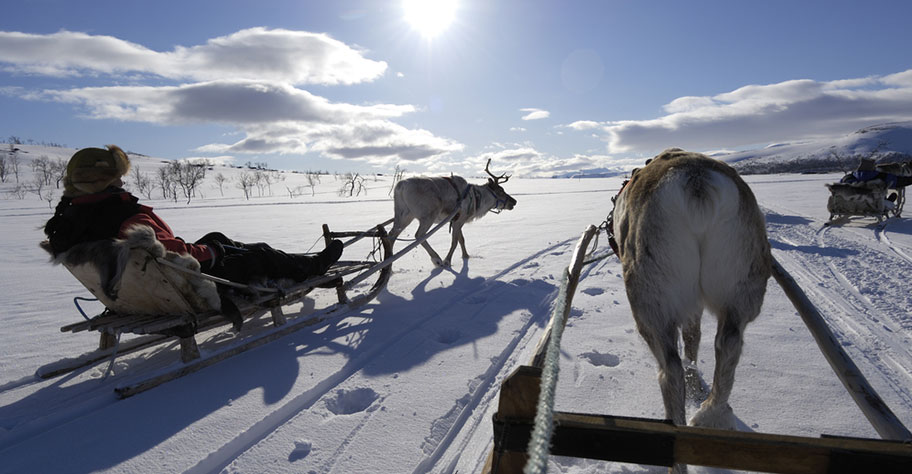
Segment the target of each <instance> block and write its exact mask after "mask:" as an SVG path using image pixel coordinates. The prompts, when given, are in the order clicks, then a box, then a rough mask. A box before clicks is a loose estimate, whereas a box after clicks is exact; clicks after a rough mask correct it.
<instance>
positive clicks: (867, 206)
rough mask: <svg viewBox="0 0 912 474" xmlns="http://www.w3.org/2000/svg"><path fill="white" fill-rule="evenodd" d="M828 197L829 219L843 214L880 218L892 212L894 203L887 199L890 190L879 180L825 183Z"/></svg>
mask: <svg viewBox="0 0 912 474" xmlns="http://www.w3.org/2000/svg"><path fill="white" fill-rule="evenodd" d="M826 186H827V188H829V190H830V197H829V199H828V200H827V211H829V212H830V220H833V219H834V218H836V217H843V216H864V217H876V218H877V220H880V219H882V218H884V217H889V215H890V214H891V213H892V212H894V209H895V203H894V202H891V201H888V200H887V196H888V193H890V192H896V191H895V190H890V189H888V188H887V184H886V183H885V182H883V181H881V180H873V181H863V182H858V183H832V184H827V185H826Z"/></svg>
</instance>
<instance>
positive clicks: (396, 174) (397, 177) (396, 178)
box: [387, 165, 405, 196]
mask: <svg viewBox="0 0 912 474" xmlns="http://www.w3.org/2000/svg"><path fill="white" fill-rule="evenodd" d="M403 175H405V168H400V167H399V165H396V171H394V172H393V184H392V185H391V186H390V190H389V193H387V195H389V196H392V195H393V190H394V189H396V183H398V182H399V181H402V176H403Z"/></svg>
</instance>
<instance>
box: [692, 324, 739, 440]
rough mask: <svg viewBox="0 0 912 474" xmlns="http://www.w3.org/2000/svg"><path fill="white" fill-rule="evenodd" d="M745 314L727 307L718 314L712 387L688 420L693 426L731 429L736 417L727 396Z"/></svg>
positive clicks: (731, 383)
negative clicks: (727, 309)
mask: <svg viewBox="0 0 912 474" xmlns="http://www.w3.org/2000/svg"><path fill="white" fill-rule="evenodd" d="M747 321H748V318H745V317H742V315H741V314H740V313H739V312H738V310H729V311H726V312H725V313H724V314H722V315H720V316H719V324H718V329H717V330H716V341H715V352H716V369H715V371H714V373H713V384H712V390H711V391H710V394H709V398H707V399H706V401H704V402H703V404H702V405H701V406H700V409H699V410H698V411H697V413H696V414H694V416H693V418H691V420H690V424H691V425H694V426H704V427H710V428H723V429H734V427H735V417H734V413H733V412H732V409H731V406H729V404H728V398H729V396H731V391H732V387H733V386H734V384H735V368H736V367H737V366H738V361H739V360H740V358H741V348H742V347H743V345H744V328H745V326H746V325H747Z"/></svg>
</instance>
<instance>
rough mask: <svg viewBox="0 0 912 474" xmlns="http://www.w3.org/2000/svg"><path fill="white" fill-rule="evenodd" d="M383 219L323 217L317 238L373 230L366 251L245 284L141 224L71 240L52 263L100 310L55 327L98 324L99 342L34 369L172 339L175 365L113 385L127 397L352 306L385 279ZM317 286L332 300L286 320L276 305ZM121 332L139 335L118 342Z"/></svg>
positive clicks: (66, 366) (61, 369) (67, 368)
mask: <svg viewBox="0 0 912 474" xmlns="http://www.w3.org/2000/svg"><path fill="white" fill-rule="evenodd" d="M391 221H392V219H390V220H389V221H386V222H384V223H381V224H378V225H376V226H374V227H372V228H371V229H369V230H367V231H358V232H331V231H330V230H329V228H328V226H326V225H324V226H323V237H324V239H325V240H326V241H327V243H328V242H329V241H331V240H333V239H344V238H350V240H348V241H347V242H343V246H344V247H346V248H347V247H349V246H351V245H352V244H354V243H355V242H358V241H360V240H362V239H365V238H370V239H373V240H374V242H373V244H372V245H371V252H370V255H368V257H367V258H370V260H367V259H366V260H363V261H346V260H340V261H338V262H336V263H335V264H333V265H332V266H331V267H330V268H329V270H328V271H327V272H326V274H325V275H321V276H317V277H313V278H310V279H308V280H306V281H303V282H300V283H296V284H292V285H291V286H277V287H261V286H255V285H246V284H240V283H235V282H230V281H227V280H224V279H221V278H217V277H213V276H210V275H206V274H202V273H200V271H199V263H198V262H196V260H195V259H193V258H192V257H189V256H185V255H178V254H176V253H174V252H170V251H166V250H165V249H164V247H163V246H162V245H161V244H160V243H159V242H158V241H157V240H155V237H154V235H153V234H152V233H151V229H148V228H142V227H140V228H139V229H138V230H137V232H131V233H130V234H128V236H127V238H126V239H117V240H110V239H109V240H104V241H97V242H88V243H84V244H80V245H77V246H75V247H73V248H72V249H70V250H69V251H67V252H64V254H61V255H60V256H58V258H56V259H55V263H60V264H62V265H63V266H64V267H65V268H67V270H69V271H70V273H71V274H72V275H73V276H74V277H75V278H76V279H77V280H79V282H80V283H82V285H83V286H85V287H86V289H87V290H89V292H91V293H92V294H93V295H94V296H95V297H96V298H98V300H99V301H100V302H101V303H102V304H104V306H105V309H104V311H103V312H102V313H101V314H98V315H97V316H95V317H92V318H89V317H86V320H85V321H81V322H78V323H74V324H69V325H66V326H63V327H62V328H61V331H63V332H73V333H76V332H82V331H98V332H99V333H100V334H101V337H100V343H99V347H98V349H97V350H96V351H94V352H91V353H88V354H85V355H83V356H81V357H78V358H76V359H68V360H64V361H61V362H58V363H54V364H49V365H47V366H44V367H42V368H39V369H38V371H37V372H36V375H37V376H38V377H40V378H50V377H55V376H58V375H61V374H64V373H67V372H71V371H73V370H76V369H78V368H81V367H86V366H89V365H93V364H95V363H97V362H99V361H102V360H105V359H109V358H110V359H112V361H113V357H115V356H117V355H123V354H127V353H130V352H136V351H138V350H141V349H144V348H147V347H150V346H154V345H158V344H163V343H166V342H170V341H172V340H174V339H175V338H177V339H178V340H179V342H180V357H181V362H182V364H179V366H178V367H177V368H176V369H174V370H172V371H170V372H167V373H164V374H159V375H157V376H155V377H153V378H151V379H148V380H145V381H141V382H139V383H135V384H133V385H130V386H126V387H119V388H117V389H116V391H117V393H118V395H119V396H121V398H123V397H128V396H131V395H134V394H136V393H139V392H141V391H144V390H146V389H148V388H151V387H154V386H156V385H159V384H161V383H163V382H166V381H168V380H172V379H174V378H177V377H180V376H183V375H186V374H188V373H191V372H194V371H196V370H199V369H200V368H203V367H206V366H208V365H211V364H214V363H215V362H218V361H220V360H223V359H225V358H228V357H230V356H232V355H236V354H239V353H240V352H243V351H245V350H248V349H251V348H253V347H256V346H258V345H262V344H265V343H266V342H269V341H272V340H275V339H278V338H279V337H282V336H284V335H286V334H290V333H291V332H293V331H296V330H298V329H300V328H302V327H305V326H308V325H312V324H316V323H318V322H320V321H323V320H326V319H327V318H329V317H331V316H333V315H337V314H341V313H343V312H345V311H347V310H351V309H354V308H357V307H360V306H362V305H364V304H366V303H367V302H369V301H371V300H372V299H373V298H375V297H376V296H377V294H378V293H379V292H380V291H381V290H382V289H383V288H385V287H386V283H387V281H388V280H389V277H390V273H391V271H392V268H391V266H390V264H391V263H392V260H394V259H387V257H388V256H389V254H390V249H391V245H390V241H389V239H388V238H387V233H386V230H385V228H384V226H385V225H387V224H389V222H391ZM147 229H148V232H147ZM372 257H373V258H372ZM385 260H386V261H385ZM374 274H377V277H376V281H375V282H374V283H373V284H372V285H370V286H369V287H367V285H366V284H365V285H362V284H361V283H362V282H363V281H364V280H366V279H367V278H368V277H370V276H371V275H374ZM365 287H367V288H366V289H365ZM315 288H329V289H335V291H336V294H337V297H338V303H336V304H334V305H332V306H330V307H328V308H325V309H324V310H322V311H319V312H317V313H315V314H311V315H308V316H305V317H301V318H296V319H294V320H287V319H286V317H285V315H284V313H283V312H282V306H284V305H288V304H292V303H295V302H296V301H298V300H300V299H302V298H303V297H304V296H306V295H307V294H308V293H310V292H311V291H312V290H313V289H315ZM352 290H354V291H352ZM350 292H352V294H351V295H350V294H349V293H350ZM77 307H78V303H77ZM81 311H82V310H81V308H80V312H81ZM267 311H268V312H270V313H271V315H272V326H273V327H272V328H270V329H268V330H264V331H261V332H259V333H258V334H256V335H253V336H249V337H245V338H243V339H244V340H243V341H239V343H238V344H235V345H229V346H228V347H227V348H225V349H219V350H218V351H216V352H214V353H211V354H201V353H200V350H199V347H198V346H197V342H196V337H195V336H196V335H197V334H198V333H200V332H202V331H204V330H208V329H211V328H214V327H217V326H224V325H227V324H234V325H235V328H238V329H239V328H240V326H241V323H242V321H245V320H250V319H252V318H254V317H257V316H259V315H261V314H264V313H266V312H267ZM83 316H84V317H85V315H84V314H83ZM121 334H137V335H141V337H137V338H133V339H130V340H128V341H126V342H124V343H123V344H119V342H118V341H119V339H120V335H121ZM239 339H240V338H239Z"/></svg>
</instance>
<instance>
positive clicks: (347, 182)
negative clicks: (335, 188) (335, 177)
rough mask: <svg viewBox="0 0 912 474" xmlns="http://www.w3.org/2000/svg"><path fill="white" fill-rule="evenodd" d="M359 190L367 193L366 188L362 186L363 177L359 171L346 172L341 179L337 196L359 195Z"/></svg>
mask: <svg viewBox="0 0 912 474" xmlns="http://www.w3.org/2000/svg"><path fill="white" fill-rule="evenodd" d="M361 191H364V194H367V188H365V187H364V178H363V177H361V175H360V174H359V173H347V174H346V175H345V176H344V177H343V179H342V187H341V188H340V189H339V196H346V195H348V196H349V197H350V196H359V195H360V194H361Z"/></svg>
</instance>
